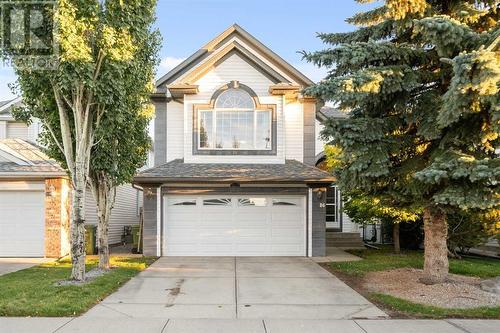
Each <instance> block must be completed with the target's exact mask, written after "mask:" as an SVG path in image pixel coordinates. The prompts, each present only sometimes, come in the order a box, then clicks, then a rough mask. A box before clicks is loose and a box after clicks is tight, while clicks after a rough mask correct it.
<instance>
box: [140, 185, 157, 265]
mask: <svg viewBox="0 0 500 333" xmlns="http://www.w3.org/2000/svg"><path fill="white" fill-rule="evenodd" d="M143 188H144V191H143V202H144V203H143V205H144V206H143V207H144V234H143V242H144V245H143V252H142V253H143V254H144V255H145V256H156V254H157V252H156V250H157V242H156V236H157V228H156V221H157V220H156V219H157V194H156V187H147V186H144V187H143Z"/></svg>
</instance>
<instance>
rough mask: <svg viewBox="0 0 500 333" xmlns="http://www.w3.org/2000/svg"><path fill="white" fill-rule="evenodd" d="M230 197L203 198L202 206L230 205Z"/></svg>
mask: <svg viewBox="0 0 500 333" xmlns="http://www.w3.org/2000/svg"><path fill="white" fill-rule="evenodd" d="M231 203H232V201H231V199H230V198H218V199H205V200H203V206H227V207H230V206H231Z"/></svg>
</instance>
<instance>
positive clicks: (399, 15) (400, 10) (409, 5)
mask: <svg viewBox="0 0 500 333" xmlns="http://www.w3.org/2000/svg"><path fill="white" fill-rule="evenodd" d="M385 6H386V7H387V14H386V15H387V18H392V19H395V20H402V19H405V18H406V17H407V16H409V15H420V16H422V15H423V14H424V12H425V10H426V9H427V7H428V4H427V2H426V1H425V0H387V1H386V4H385Z"/></svg>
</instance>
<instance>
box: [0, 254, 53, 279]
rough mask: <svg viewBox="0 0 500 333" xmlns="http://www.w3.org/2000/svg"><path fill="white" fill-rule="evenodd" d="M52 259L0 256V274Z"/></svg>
mask: <svg viewBox="0 0 500 333" xmlns="http://www.w3.org/2000/svg"><path fill="white" fill-rule="evenodd" d="M53 260H54V259H49V258H0V275H4V274H7V273H12V272H16V271H19V270H21V269H25V268H30V267H33V266H36V265H40V264H43V263H45V262H50V261H53Z"/></svg>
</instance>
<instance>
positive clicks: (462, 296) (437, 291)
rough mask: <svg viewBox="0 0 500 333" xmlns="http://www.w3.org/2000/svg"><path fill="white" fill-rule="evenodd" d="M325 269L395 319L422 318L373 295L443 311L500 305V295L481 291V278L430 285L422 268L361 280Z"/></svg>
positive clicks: (454, 278) (371, 275)
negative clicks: (422, 277) (388, 304)
mask: <svg viewBox="0 0 500 333" xmlns="http://www.w3.org/2000/svg"><path fill="white" fill-rule="evenodd" d="M322 266H323V267H324V268H325V269H326V270H328V271H329V272H330V273H332V274H334V275H335V276H336V277H338V278H339V279H340V280H342V281H343V282H344V283H346V284H347V285H348V286H349V287H351V288H352V289H354V290H356V291H357V292H358V293H360V294H361V295H362V296H364V297H365V298H367V299H369V300H370V301H371V302H372V303H374V304H375V305H376V306H378V307H379V308H380V309H382V310H383V311H384V312H386V313H387V314H388V315H389V316H390V317H391V318H401V319H409V318H419V316H418V315H413V314H409V313H405V312H400V311H397V310H395V309H394V308H392V307H389V306H387V305H386V304H385V303H382V302H380V301H378V300H376V299H373V297H370V294H372V293H381V294H387V295H391V296H394V297H398V298H401V299H406V300H408V301H411V302H413V303H420V304H424V305H430V306H436V307H441V308H474V307H479V306H499V305H500V296H499V295H496V294H492V293H487V292H484V291H482V290H481V289H480V287H479V283H480V279H479V278H474V277H466V276H461V275H453V274H450V279H449V281H447V282H446V283H444V284H440V285H433V286H427V285H424V284H422V283H420V282H418V279H419V278H420V277H421V274H422V270H418V269H412V268H403V269H394V270H388V271H380V272H370V273H367V274H366V275H365V276H363V277H358V276H353V275H349V274H346V273H344V272H342V271H338V270H335V269H332V268H331V267H330V266H329V265H328V264H322ZM447 302H448V303H447Z"/></svg>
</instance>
